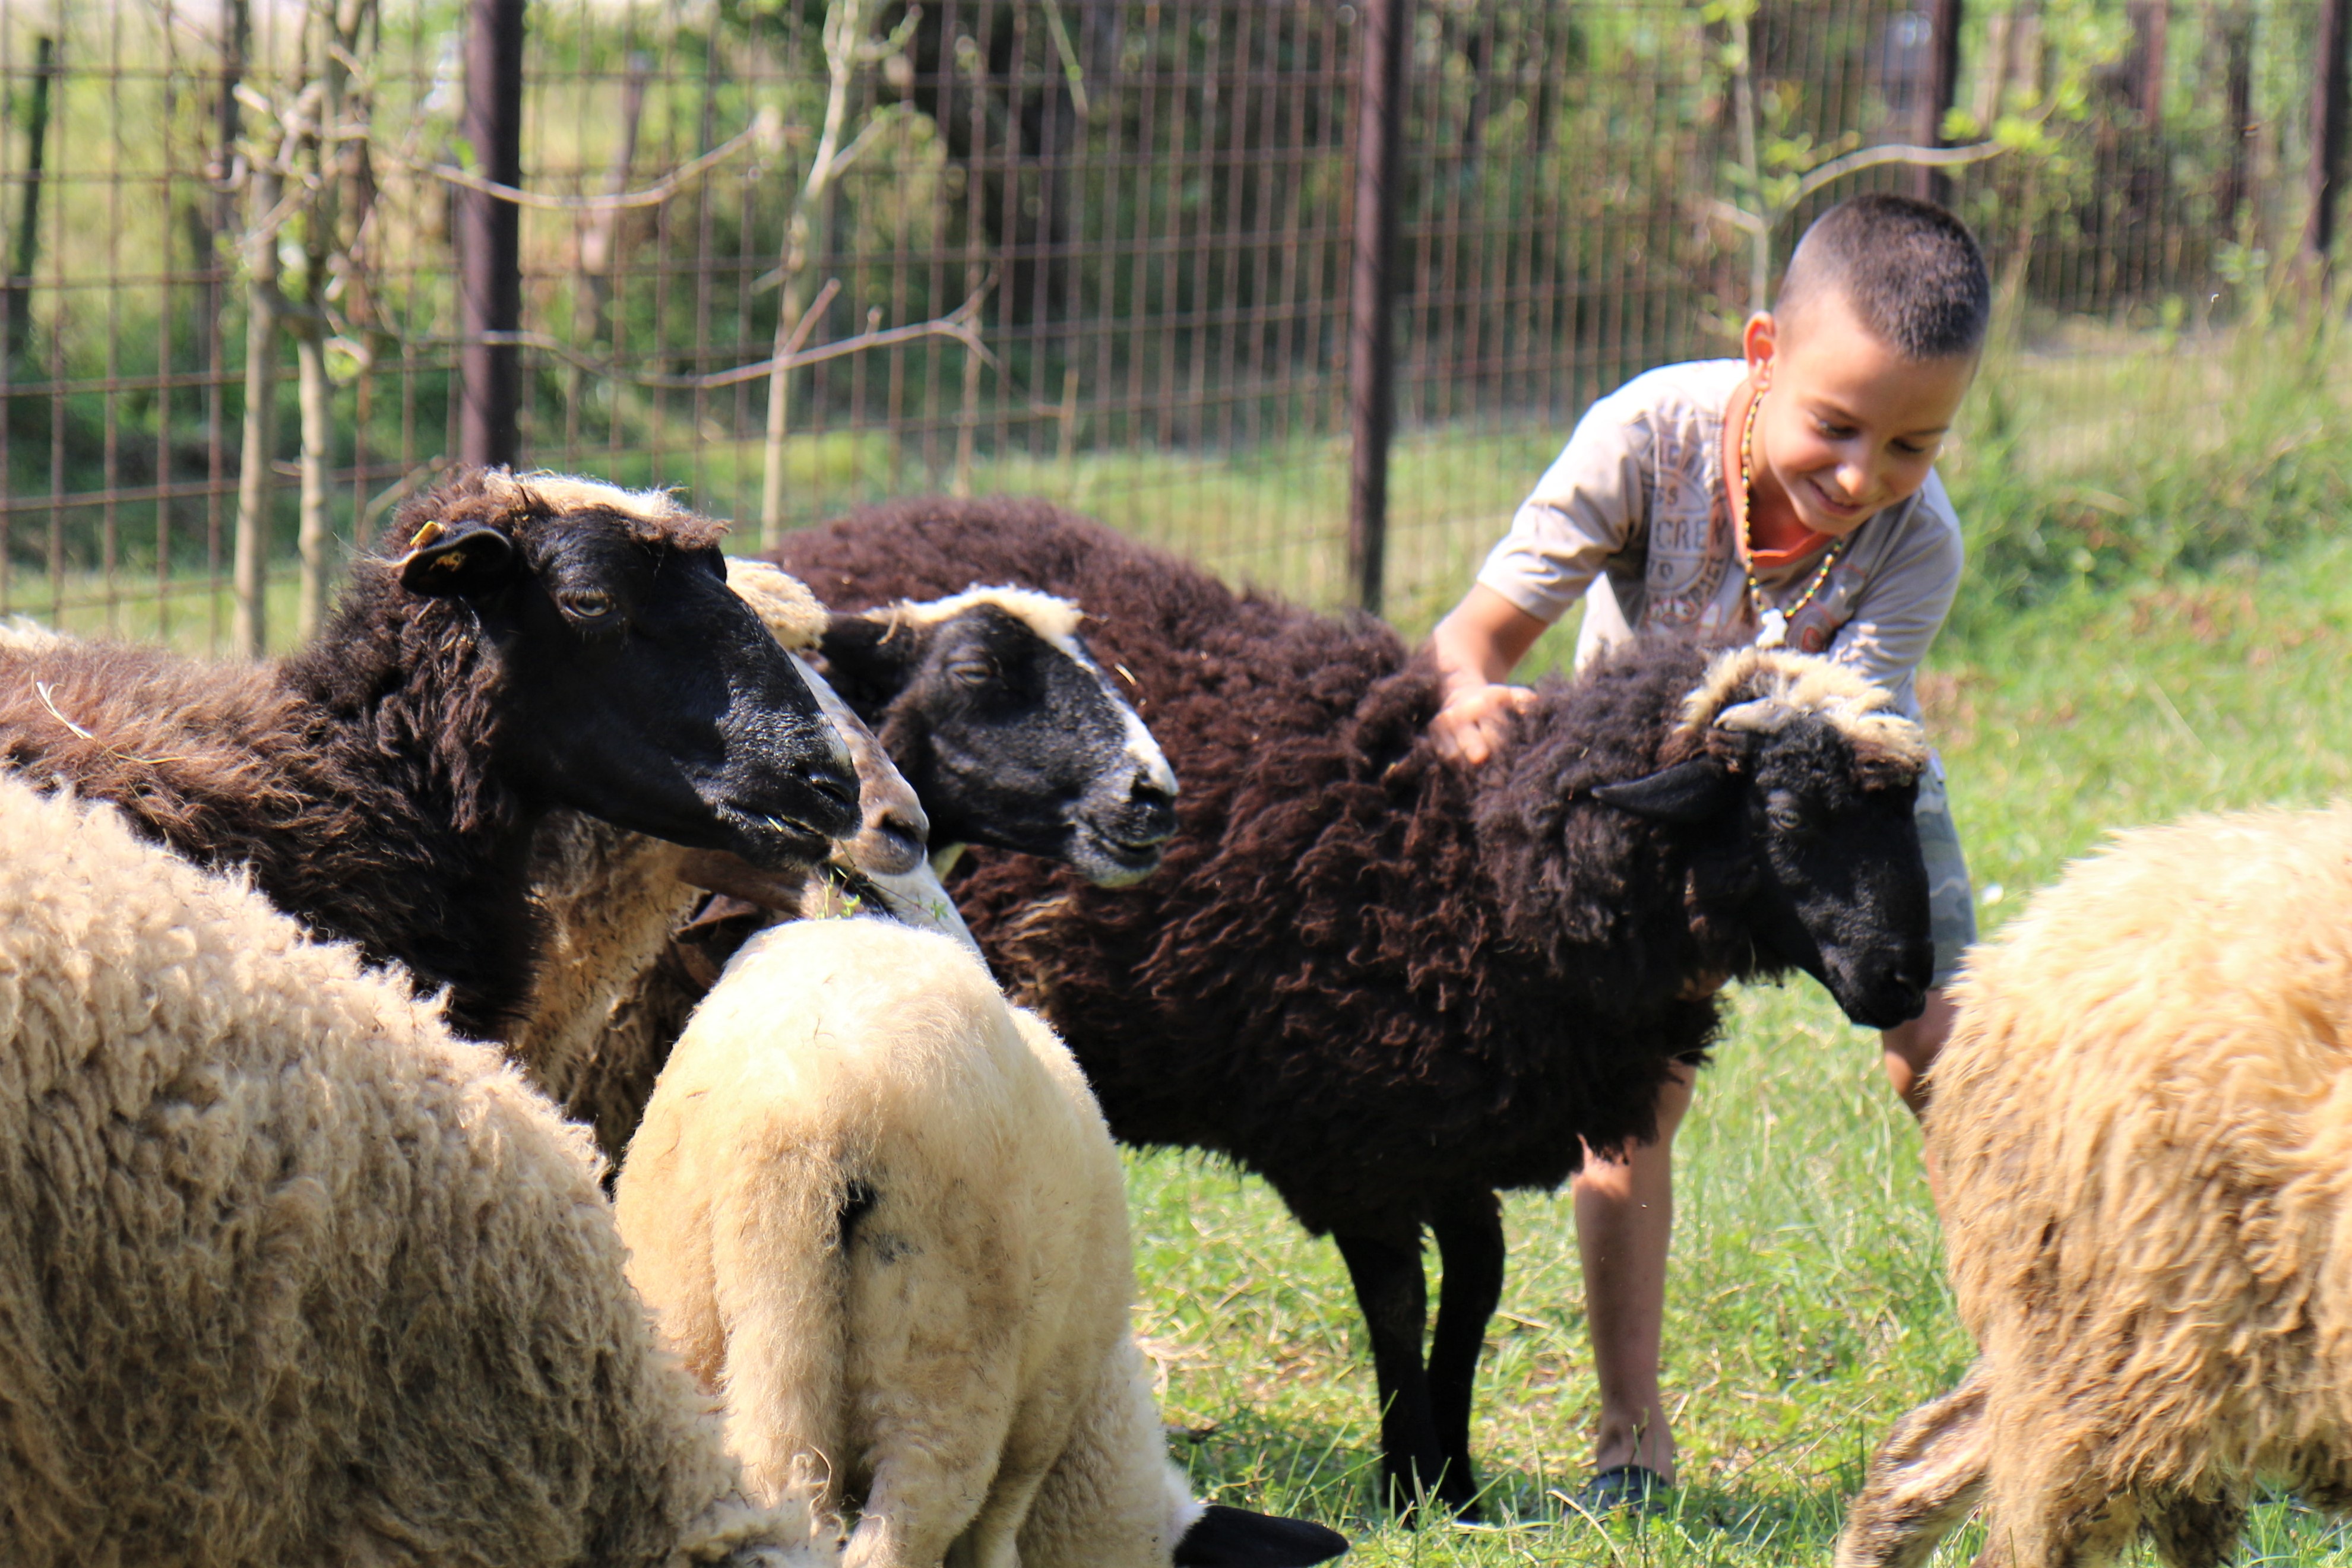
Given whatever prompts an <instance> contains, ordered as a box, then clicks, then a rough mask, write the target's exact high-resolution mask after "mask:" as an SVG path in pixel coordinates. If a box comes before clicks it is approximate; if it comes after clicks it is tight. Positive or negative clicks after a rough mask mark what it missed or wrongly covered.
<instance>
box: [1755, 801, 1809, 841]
mask: <svg viewBox="0 0 2352 1568" xmlns="http://www.w3.org/2000/svg"><path fill="white" fill-rule="evenodd" d="M1764 820H1765V821H1768V822H1769V823H1771V824H1772V831H1774V832H1776V833H1798V834H1801V833H1804V832H1807V831H1811V826H1812V824H1811V821H1810V820H1809V819H1808V818H1807V817H1806V815H1805V811H1804V808H1802V807H1801V806H1799V805H1797V804H1795V803H1794V802H1792V801H1788V800H1775V801H1773V802H1772V803H1771V804H1770V805H1769V806H1767V807H1765V808H1764Z"/></svg>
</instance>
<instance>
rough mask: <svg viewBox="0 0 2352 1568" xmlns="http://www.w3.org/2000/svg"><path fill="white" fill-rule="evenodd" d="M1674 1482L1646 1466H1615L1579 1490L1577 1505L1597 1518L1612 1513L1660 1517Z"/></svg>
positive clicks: (1576, 1499) (1664, 1509) (1603, 1471)
mask: <svg viewBox="0 0 2352 1568" xmlns="http://www.w3.org/2000/svg"><path fill="white" fill-rule="evenodd" d="M1672 1490H1674V1483H1673V1482H1671V1481H1669V1480H1667V1479H1666V1478H1665V1477H1664V1476H1662V1475H1660V1474H1659V1473H1658V1472H1657V1471H1655V1470H1654V1469H1650V1467H1649V1466H1647V1465H1616V1466H1612V1468H1610V1469H1605V1470H1602V1471H1601V1472H1600V1473H1599V1474H1598V1475H1595V1476H1594V1477H1593V1478H1592V1479H1591V1480H1589V1481H1587V1482H1585V1483H1584V1485H1583V1486H1582V1487H1580V1488H1579V1489H1578V1490H1577V1493H1576V1497H1575V1502H1576V1506H1577V1507H1579V1508H1580V1509H1582V1510H1583V1511H1585V1512H1587V1513H1589V1514H1591V1515H1592V1516H1593V1517H1594V1518H1596V1519H1597V1518H1601V1517H1602V1516H1603V1515H1606V1514H1612V1513H1641V1514H1660V1513H1664V1512H1665V1511H1666V1496H1665V1494H1666V1493H1667V1492H1669V1491H1672Z"/></svg>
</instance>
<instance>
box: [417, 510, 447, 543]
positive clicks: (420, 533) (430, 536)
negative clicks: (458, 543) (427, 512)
mask: <svg viewBox="0 0 2352 1568" xmlns="http://www.w3.org/2000/svg"><path fill="white" fill-rule="evenodd" d="M448 531H449V530H448V528H446V527H444V526H443V524H442V521H441V519H440V518H438V517H433V518H430V519H428V520H427V521H426V523H425V526H424V527H423V528H419V529H417V530H416V532H415V536H414V537H412V538H410V539H409V541H408V548H409V549H424V548H425V546H426V545H429V544H431V543H432V542H433V541H434V540H435V539H437V538H440V537H441V536H442V535H443V534H446V533H447V532H448Z"/></svg>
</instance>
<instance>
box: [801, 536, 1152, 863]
mask: <svg viewBox="0 0 2352 1568" xmlns="http://www.w3.org/2000/svg"><path fill="white" fill-rule="evenodd" d="M793 553H794V547H793V544H792V543H791V542H789V541H788V542H787V543H786V544H785V545H783V546H782V548H781V549H778V550H776V551H775V552H773V555H774V559H776V560H777V561H778V562H779V563H781V564H782V566H783V567H784V570H787V571H790V570H793V565H792V560H793ZM1082 618H1083V617H1082V615H1081V612H1080V611H1079V608H1078V606H1077V605H1076V604H1073V603H1071V602H1070V601H1068V600H1066V599H1057V598H1055V597H1054V596H1052V595H1050V594H1045V593H1038V592H1034V591H1024V590H1021V589H1008V588H973V589H969V590H967V591H963V592H961V593H955V594H950V595H948V596H947V597H944V598H937V599H932V600H929V601H923V602H913V601H904V602H900V603H897V604H892V605H888V606H886V607H883V608H880V609H876V610H870V611H868V612H866V613H863V614H856V615H835V616H834V617H833V619H832V621H831V622H830V623H829V624H828V625H827V627H826V629H825V632H824V638H823V640H822V641H821V642H820V643H819V644H818V652H819V653H820V654H821V655H822V658H823V667H824V673H825V676H826V678H827V679H828V680H830V681H831V682H832V683H833V685H834V688H835V690H836V691H838V692H840V693H841V695H842V697H843V698H844V700H845V701H846V702H847V703H848V704H849V705H850V706H851V707H852V708H854V709H856V712H857V715H858V716H859V717H860V718H863V719H864V720H865V721H866V723H867V724H868V725H870V726H872V727H873V728H874V730H875V732H876V733H877V735H879V736H880V737H882V744H883V746H884V747H886V748H887V749H888V751H889V753H890V758H891V760H892V761H893V762H895V763H897V764H898V770H899V771H900V772H901V773H903V774H905V775H906V778H907V781H908V783H909V784H911V785H913V786H914V788H915V794H916V797H917V798H918V799H919V800H921V801H922V802H923V810H925V811H926V812H928V813H929V816H930V819H931V842H932V845H933V854H934V858H935V859H936V860H938V861H939V862H940V864H941V865H942V867H943V868H944V867H946V866H949V865H952V864H953V862H954V860H955V858H956V855H957V854H958V852H960V848H961V846H962V845H964V844H982V845H985V846H987V847H989V848H992V849H1000V850H1017V851H1020V852H1023V853H1025V854H1033V855H1042V856H1044V857H1045V858H1046V859H1048V860H1056V861H1061V862H1066V864H1068V865H1070V866H1071V867H1072V868H1074V869H1075V870H1076V872H1077V873H1078V874H1079V875H1081V876H1084V877H1085V878H1086V879H1087V881H1089V882H1091V883H1096V884H1097V886H1103V887H1120V886H1124V885H1126V884H1127V883H1131V882H1136V881H1139V880H1141V879H1142V878H1144V877H1146V876H1149V875H1150V873H1151V872H1152V871H1153V869H1154V868H1156V867H1157V866H1158V865H1159V863H1160V850H1161V848H1162V846H1164V845H1165V844H1166V843H1167V841H1168V837H1169V835H1170V834H1171V833H1172V832H1174V831H1175V830H1176V790H1177V781H1176V776H1175V774H1174V773H1173V772H1172V771H1171V769H1170V768H1169V766H1168V759H1167V758H1166V757H1165V756H1164V755H1163V754H1162V753H1161V751H1160V745H1159V742H1157V741H1156V740H1154V739H1153V738H1152V737H1151V732H1150V730H1149V729H1147V728H1145V727H1144V725H1143V721H1142V720H1141V719H1139V718H1138V717H1137V716H1136V713H1135V709H1134V708H1133V707H1132V706H1129V702H1128V701H1127V700H1126V698H1125V696H1124V695H1122V694H1121V693H1120V691H1119V690H1118V687H1117V686H1116V685H1113V684H1112V682H1111V679H1110V677H1109V675H1108V674H1106V673H1105V672H1104V670H1103V668H1102V666H1101V665H1099V664H1097V663H1096V662H1095V660H1094V658H1093V657H1092V656H1091V655H1090V654H1089V653H1087V649H1086V647H1085V645H1084V644H1083V643H1081V642H1080V641H1079V638H1078V625H1079V622H1080V621H1081V620H1082Z"/></svg>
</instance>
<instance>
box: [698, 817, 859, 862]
mask: <svg viewBox="0 0 2352 1568" xmlns="http://www.w3.org/2000/svg"><path fill="white" fill-rule="evenodd" d="M719 814H720V816H721V817H722V818H723V819H724V820H725V821H726V823H727V825H728V827H729V828H730V829H731V830H732V831H733V833H734V836H735V837H736V838H737V839H738V840H739V841H740V844H739V845H737V846H734V847H735V852H736V853H738V854H740V855H741V856H742V857H743V858H744V859H745V860H747V861H750V862H751V863H752V864H753V865H756V866H759V867H761V869H763V870H769V871H774V870H781V869H783V868H785V867H799V868H805V869H810V870H814V869H815V868H816V867H818V866H821V865H823V864H824V862H826V861H827V860H828V859H830V858H831V857H832V855H833V852H834V850H835V844H836V841H835V839H834V837H833V836H832V835H831V834H830V833H826V832H824V831H820V830H819V829H816V828H814V827H811V826H810V825H809V824H808V823H806V822H803V821H800V820H798V819H797V818H793V817H784V816H777V815H775V814H773V813H772V812H767V811H745V810H738V809H735V808H731V807H722V808H721V809H720V812H719Z"/></svg>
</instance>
